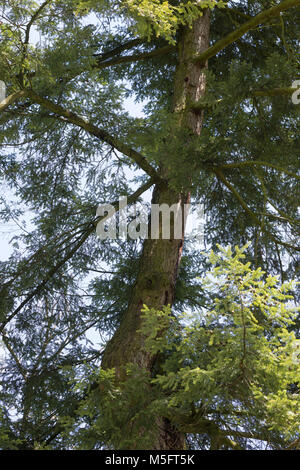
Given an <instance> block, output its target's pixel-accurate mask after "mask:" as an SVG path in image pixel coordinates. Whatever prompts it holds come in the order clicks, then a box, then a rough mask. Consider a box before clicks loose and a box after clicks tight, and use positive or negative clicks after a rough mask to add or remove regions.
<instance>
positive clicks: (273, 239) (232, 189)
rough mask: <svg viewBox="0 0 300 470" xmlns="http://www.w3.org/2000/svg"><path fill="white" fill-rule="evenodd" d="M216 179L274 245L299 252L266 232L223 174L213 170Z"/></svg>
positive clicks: (299, 248) (218, 170)
mask: <svg viewBox="0 0 300 470" xmlns="http://www.w3.org/2000/svg"><path fill="white" fill-rule="evenodd" d="M213 171H214V173H215V175H216V176H217V178H218V179H219V180H220V181H221V182H222V183H223V184H224V186H226V187H227V189H229V191H230V192H231V193H232V194H233V196H234V197H235V199H236V200H237V201H238V203H239V204H240V206H241V207H242V208H243V209H244V210H245V212H246V213H247V214H248V215H249V216H250V218H251V219H252V220H253V222H254V224H255V225H257V226H258V227H260V229H261V230H262V231H263V232H264V233H265V234H266V235H267V236H268V237H269V238H270V240H272V241H273V242H274V243H278V244H279V245H282V246H284V247H286V248H289V249H291V250H296V251H300V247H297V246H294V245H291V244H290V243H286V242H284V241H282V240H279V239H278V238H277V237H275V235H273V234H272V233H271V232H270V231H269V230H266V228H265V226H264V224H263V223H262V222H261V221H260V220H259V218H258V217H257V215H256V214H255V213H254V212H253V211H252V210H251V209H250V207H249V206H248V205H247V204H246V202H245V201H244V199H243V198H242V196H241V195H240V194H239V193H238V191H237V190H236V189H235V187H234V186H232V184H231V183H230V182H229V181H228V180H227V178H225V176H224V174H223V172H222V171H221V170H220V169H214V170H213Z"/></svg>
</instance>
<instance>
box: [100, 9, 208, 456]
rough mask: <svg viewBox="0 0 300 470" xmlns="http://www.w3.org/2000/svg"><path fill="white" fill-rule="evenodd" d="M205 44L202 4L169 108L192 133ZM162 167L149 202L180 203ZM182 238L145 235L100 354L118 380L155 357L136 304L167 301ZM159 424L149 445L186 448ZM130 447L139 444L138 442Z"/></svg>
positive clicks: (185, 41)
mask: <svg viewBox="0 0 300 470" xmlns="http://www.w3.org/2000/svg"><path fill="white" fill-rule="evenodd" d="M208 47H209V11H208V10H207V11H205V12H204V14H203V16H201V17H199V18H198V19H197V20H196V21H195V22H194V25H193V28H183V29H182V31H181V32H180V37H179V54H178V66H177V70H176V74H175V77H174V103H173V112H174V113H176V114H177V116H178V120H179V123H180V125H181V126H183V127H184V128H185V129H188V130H189V131H190V135H191V136H194V135H200V133H201V127H202V121H203V111H202V112H201V113H199V112H194V111H192V110H191V109H190V106H191V105H192V104H193V103H195V102H197V101H198V100H199V99H200V98H201V97H202V96H204V94H205V73H204V69H205V68H206V64H199V63H195V61H194V60H193V59H194V57H195V55H198V54H201V53H202V52H203V51H204V50H206V49H207V48H208ZM170 138H172V136H170ZM182 145H185V143H184V142H183V143H182ZM179 150H180V149H179ZM162 171H163V174H164V176H165V177H166V185H157V186H156V187H155V189H154V193H153V200H152V203H155V204H163V203H165V204H168V205H169V206H171V205H173V204H176V203H180V204H181V205H182V206H183V204H185V203H187V202H188V201H189V198H190V196H189V194H188V193H186V194H178V193H176V192H174V191H173V190H172V189H170V188H169V187H168V183H167V180H168V175H167V173H166V171H165V169H163V170H162ZM182 208H183V207H182ZM171 234H172V230H171ZM183 242H184V234H183V233H182V238H181V239H174V237H172V236H171V238H170V239H168V240H163V239H157V240H153V239H147V240H145V242H144V247H143V251H142V254H141V258H140V266H139V273H138V277H137V281H136V283H135V286H134V288H133V291H132V296H131V299H130V301H129V304H128V309H127V311H126V314H125V315H124V317H123V319H122V322H121V324H120V327H119V329H118V330H117V331H116V333H115V334H114V336H113V337H112V339H111V340H110V342H109V343H108V345H107V348H106V350H105V353H104V356H103V362H102V367H103V368H105V369H107V368H112V367H115V368H116V371H117V374H118V376H119V378H120V380H124V379H125V376H124V371H123V369H122V366H123V365H124V364H126V363H128V362H133V363H135V364H138V365H139V366H140V367H144V368H146V369H147V370H152V368H153V366H154V363H155V360H156V358H155V357H152V356H151V355H150V354H149V353H148V352H146V351H145V347H144V342H143V338H142V337H141V335H140V334H139V333H138V332H137V330H138V329H139V328H140V326H141V309H142V307H143V305H144V304H146V305H147V306H148V307H149V308H156V309H161V308H162V307H163V306H164V305H168V304H170V305H172V303H173V300H174V291H175V284H176V278H177V273H178V267H179V263H180V258H181V253H182V248H183ZM159 429H160V431H159V435H158V436H157V438H156V439H155V440H154V442H153V445H152V446H151V449H163V450H168V449H170V450H172V449H173V450H175V449H176V450H180V449H184V448H185V437H184V435H183V434H182V433H180V432H178V431H177V430H176V429H175V428H174V427H173V426H172V424H171V423H170V422H169V421H168V420H166V419H161V421H160V423H159ZM135 448H136V449H138V448H139V447H138V443H136V446H135Z"/></svg>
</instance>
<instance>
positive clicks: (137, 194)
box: [0, 179, 154, 332]
mask: <svg viewBox="0 0 300 470" xmlns="http://www.w3.org/2000/svg"><path fill="white" fill-rule="evenodd" d="M153 184H154V181H153V180H152V179H149V181H147V182H146V183H145V184H143V185H142V186H141V187H140V188H138V189H137V190H136V191H135V192H134V193H132V194H131V195H129V196H128V198H127V205H128V204H132V203H133V202H135V201H136V200H137V199H138V198H139V197H140V196H141V194H143V193H144V192H145V191H147V190H148V189H149V188H150V187H151V186H152V185H153ZM111 206H113V207H114V209H115V210H116V211H117V210H118V208H119V201H115V202H113V203H112V204H111ZM113 215H114V214H111V216H108V215H105V216H102V217H97V218H95V219H94V220H92V221H90V222H87V223H86V228H85V229H83V230H82V235H81V236H80V237H78V239H77V240H76V241H75V244H74V246H73V247H72V248H71V249H70V250H69V251H68V252H67V253H66V254H65V256H63V258H62V259H61V260H60V261H59V262H58V263H57V264H55V265H54V266H53V267H52V268H51V269H50V270H49V271H48V273H47V274H46V275H45V277H44V279H43V280H42V281H41V282H40V283H39V284H38V285H37V287H36V288H35V289H34V290H33V291H32V292H30V294H28V295H27V297H26V298H25V299H24V300H23V301H22V302H21V304H20V305H19V306H18V307H17V308H16V309H15V310H14V311H13V312H12V313H11V314H10V315H9V316H8V317H7V318H5V320H4V321H3V322H2V323H1V324H0V332H1V331H3V329H4V328H5V326H6V325H7V324H8V323H9V322H10V321H11V320H12V319H13V318H14V317H15V316H16V315H17V314H18V313H19V312H20V310H22V308H23V307H24V306H25V305H26V304H27V303H28V302H30V300H31V299H33V298H34V297H35V296H36V295H38V294H39V293H40V292H41V291H42V290H43V289H44V287H45V286H46V285H47V284H48V282H49V281H50V280H51V279H52V278H53V276H54V275H55V274H56V273H57V272H58V271H59V270H60V269H61V268H62V267H63V266H64V265H65V264H66V263H67V262H68V261H69V260H70V259H71V258H72V256H73V255H74V254H75V253H76V252H77V251H78V250H79V248H80V247H81V246H82V245H83V244H84V243H85V241H86V240H87V239H88V238H89V236H90V235H91V234H92V233H93V232H94V230H95V228H96V226H97V224H98V223H99V222H100V221H101V220H103V219H106V220H107V219H108V218H109V217H112V216H113Z"/></svg>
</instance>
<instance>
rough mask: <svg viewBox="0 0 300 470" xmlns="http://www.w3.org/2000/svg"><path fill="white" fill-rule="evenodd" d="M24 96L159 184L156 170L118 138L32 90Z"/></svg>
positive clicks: (27, 91)
mask: <svg viewBox="0 0 300 470" xmlns="http://www.w3.org/2000/svg"><path fill="white" fill-rule="evenodd" d="M25 95H26V96H28V98H30V99H31V100H32V101H33V102H34V103H37V104H39V105H41V106H43V107H44V108H46V109H48V110H49V111H51V112H53V113H54V114H55V115H57V116H59V117H62V118H64V120H65V121H66V122H69V123H71V124H74V125H76V126H78V127H81V128H82V129H84V130H85V131H86V132H88V133H89V134H91V135H93V136H95V137H97V138H98V139H100V140H102V141H103V142H106V143H107V144H108V145H111V146H112V147H113V148H115V149H116V150H118V151H119V152H121V153H123V154H124V155H126V156H127V157H129V158H130V159H131V160H132V161H134V162H135V163H136V164H137V165H138V166H139V167H140V168H141V169H142V170H144V171H145V173H147V174H148V175H149V176H150V177H151V178H153V180H155V182H157V183H161V182H162V180H161V178H160V176H159V175H158V173H157V172H156V170H155V169H154V168H153V167H152V166H151V165H150V163H149V162H148V161H147V159H146V158H145V157H144V156H143V155H142V154H141V153H139V152H137V151H136V150H134V149H132V148H131V147H129V145H127V144H125V143H124V142H122V141H121V140H120V139H119V138H117V137H114V136H112V135H111V134H109V133H108V132H107V131H106V130H105V129H102V128H100V127H97V126H95V125H94V124H92V123H91V122H89V121H88V120H87V119H85V118H84V117H82V116H79V115H78V114H75V113H74V112H72V111H69V110H68V109H65V108H63V107H62V106H60V105H58V104H55V103H53V102H52V101H50V100H49V99H47V98H44V97H42V96H39V95H37V94H36V93H35V92H34V91H32V90H26V92H25Z"/></svg>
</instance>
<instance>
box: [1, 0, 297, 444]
mask: <svg viewBox="0 0 300 470" xmlns="http://www.w3.org/2000/svg"><path fill="white" fill-rule="evenodd" d="M299 4H300V2H299V0H284V1H283V2H281V3H278V4H273V3H270V2H267V1H260V2H257V1H248V2H244V1H241V2H232V3H231V2H228V3H227V4H226V5H225V4H224V3H223V2H215V1H213V0H212V1H211V0H209V1H203V2H190V1H186V2H176V1H174V2H160V1H147V0H145V1H142V2H136V1H134V0H128V1H112V2H107V1H105V0H98V1H93V0H90V1H80V0H78V1H77V0H67V1H60V0H46V1H44V2H33V1H31V0H22V1H21V2H20V1H18V2H16V1H14V0H7V1H2V2H1V24H0V28H1V29H0V34H1V45H0V57H1V62H0V75H1V79H2V80H3V81H4V82H5V83H6V86H7V92H8V97H7V98H6V99H5V100H4V101H2V102H1V104H0V113H1V114H0V120H1V134H0V137H1V175H2V177H3V181H4V185H5V186H4V188H9V189H10V190H9V191H4V192H3V196H1V202H2V208H1V216H2V217H3V220H4V221H5V222H8V221H15V222H16V223H17V224H19V225H20V224H21V227H22V232H21V234H20V235H18V236H17V237H14V252H13V254H12V255H11V256H10V257H9V259H8V260H7V261H6V262H2V263H1V283H2V285H1V299H0V301H1V318H0V320H1V332H2V341H3V345H4V347H5V358H4V360H3V366H2V374H3V375H2V377H3V378H2V389H1V398H2V403H3V404H2V421H1V423H2V428H3V430H2V431H1V436H3V439H2V440H3V444H2V447H10V448H11V447H13V446H15V447H17V448H32V447H40V446H42V447H43V446H49V447H50V448H53V449H55V448H64V447H65V446H69V447H70V446H72V443H70V436H71V437H72V436H73V437H74V442H75V435H76V422H77V421H76V419H77V418H78V420H79V421H80V418H79V415H78V411H79V410H80V409H81V407H80V405H79V404H80V402H81V400H82V399H83V397H84V395H85V394H86V393H88V392H89V387H88V388H87V389H84V390H83V391H82V389H81V388H79V389H77V388H75V389H74V388H73V386H72V385H71V383H70V376H71V377H72V378H73V380H75V382H77V381H78V380H80V379H83V378H86V377H87V376H89V375H90V371H95V370H98V369H99V364H100V362H101V371H102V372H101V373H104V372H105V371H107V373H108V374H109V373H110V372H109V371H110V369H111V368H114V369H115V370H116V373H117V374H116V377H117V385H118V382H119V383H123V382H124V383H125V384H126V386H128V387H130V384H131V382H130V380H129V381H128V372H126V364H128V363H131V364H133V365H134V367H136V368H137V369H138V370H139V371H146V373H148V374H150V375H151V374H152V375H154V376H156V375H157V374H159V373H160V372H161V371H162V370H163V367H164V366H163V364H164V358H165V353H166V351H165V348H162V350H159V351H155V352H153V350H151V348H150V349H149V348H147V347H146V344H145V337H144V334H143V333H142V332H141V331H140V329H141V328H142V322H141V319H142V309H143V305H147V307H148V308H149V309H150V311H151V312H153V318H156V317H155V313H154V312H157V311H164V310H163V307H164V306H167V305H170V306H172V312H173V314H176V313H178V312H180V311H181V310H182V309H183V308H186V307H189V308H192V309H198V310H199V309H201V308H204V309H207V308H208V306H209V305H210V302H211V301H212V300H211V297H210V294H209V292H208V291H207V290H206V289H205V288H204V287H203V286H202V285H201V284H200V283H199V282H198V281H197V280H196V279H195V278H196V277H197V275H201V273H203V272H205V271H206V269H207V261H206V258H205V256H204V255H203V254H202V253H199V251H197V250H193V249H192V247H189V246H188V245H184V244H183V241H184V234H183V236H182V239H181V240H177V239H174V237H171V238H170V240H162V239H159V240H152V239H148V240H145V242H144V244H142V243H141V242H140V241H133V240H123V239H117V240H104V241H101V243H100V241H99V240H97V239H96V238H95V226H96V224H97V221H98V219H97V218H96V217H95V213H96V208H97V206H98V204H99V203H101V202H111V203H114V201H117V199H118V197H119V196H121V195H130V196H129V197H128V203H129V204H132V203H134V202H136V201H138V200H139V198H140V197H141V196H142V195H143V194H144V193H146V191H148V190H150V188H151V190H152V201H153V202H155V203H167V204H169V205H171V204H173V203H178V202H179V203H180V204H184V203H185V202H188V201H196V202H198V203H200V202H201V203H202V204H203V205H204V207H205V218H206V225H205V243H206V247H212V248H215V247H216V245H217V243H222V244H237V245H244V244H245V243H246V242H248V241H249V242H250V245H249V260H250V261H251V262H252V263H253V265H254V267H258V266H262V267H263V268H264V270H265V271H266V272H267V273H269V274H279V275H280V277H281V281H286V280H288V279H292V278H296V276H297V274H298V272H299V259H298V252H299V250H300V246H299V236H298V235H299V211H298V200H299V179H300V176H299V164H298V158H297V157H298V155H299V132H297V131H298V127H299V120H298V119H297V117H298V113H299V108H298V107H297V105H295V104H294V103H293V101H292V100H291V95H292V94H293V92H294V91H295V89H294V88H292V83H293V82H294V81H295V80H297V78H299V61H298V57H297V38H298V37H299V30H298V29H297V28H298V26H297V25H298V24H299V21H297V20H298V17H299V8H297V7H299ZM34 36H35V38H36V37H38V39H39V40H38V41H37V40H35V41H34V42H33V37H34ZM210 44H211V45H210ZM128 96H133V97H134V98H135V99H136V100H137V101H146V103H147V104H146V105H145V108H144V111H145V117H143V118H133V117H132V116H130V115H129V114H128V112H126V111H125V110H124V104H123V103H124V99H125V98H126V97H128ZM12 197H14V199H13V202H12V201H10V199H11V198H12ZM25 210H30V216H31V224H30V225H31V227H32V228H30V230H27V228H26V227H25V226H24V224H23V223H22V216H23V214H24V211H25ZM183 249H184V251H183ZM259 321H260V320H259ZM298 326H299V323H297V320H294V324H293V326H290V328H293V329H294V330H295V331H296V332H297V328H298ZM214 327H215V325H213V328H214ZM219 327H220V325H216V328H219ZM92 328H95V329H96V330H97V331H98V332H100V334H101V335H103V348H101V349H100V348H98V347H96V346H95V345H93V344H91V343H90V342H89V340H88V336H87V332H88V331H90V330H91V329H92ZM224 328H225V323H224ZM196 330H197V329H196ZM217 331H218V330H217ZM161 334H162V335H163V332H162V333H161ZM108 336H109V337H110V338H111V339H110V341H109V342H108V344H107V345H105V346H104V344H105V340H107V338H108ZM162 337H163V336H162ZM175 339H176V335H175ZM209 346H211V347H213V344H211V345H210V344H209ZM185 353H186V351H185ZM187 357H188V356H187ZM167 372H168V371H167ZM86 380H87V379H86ZM89 380H91V379H89ZM92 383H93V384H94V385H93V386H92V388H93V387H97V390H99V387H98V385H96V384H95V383H94V382H92ZM142 383H144V384H146V385H145V386H147V380H146V379H145V380H144V382H142ZM135 385H136V387H135V391H136V390H137V389H138V387H137V384H135ZM148 385H149V384H148ZM149 386H150V385H149ZM291 386H292V385H291ZM293 386H294V388H295V387H296V388H295V390H294V389H293V391H294V392H295V393H297V390H298V389H297V386H296V385H293ZM151 390H152V388H151ZM193 400H194V399H193V397H191V402H192V403H191V405H190V406H192V407H196V410H195V413H196V414H197V413H198V411H199V410H198V409H197V408H199V407H200V405H201V404H200V403H199V402H195V400H194V401H193ZM138 403H140V405H139V406H141V404H142V397H141V400H140V401H138ZM98 406H99V407H100V408H101V406H100V404H99V405H98ZM185 406H186V403H185V404H184V406H183V409H182V410H181V411H185V412H186V413H185V415H186V416H185V418H184V420H183V421H184V423H185V427H184V426H183V425H180V423H179V422H178V419H177V420H176V419H175V418H174V417H173V416H169V415H167V416H163V414H161V415H159V416H157V418H156V421H155V425H153V428H152V431H151V433H148V440H147V443H145V442H143V440H142V439H141V440H140V441H139V440H137V439H135V444H133V443H132V442H131V443H128V442H127V443H126V444H122V446H123V445H124V446H125V447H126V446H127V447H129V448H131V447H133V448H139V446H140V445H141V446H143V447H144V448H145V446H147V447H148V448H151V449H172V448H173V449H180V448H183V447H184V446H185V445H187V444H186V435H187V434H189V433H191V434H192V436H191V437H189V442H190V444H188V445H191V446H194V447H196V448H206V447H207V446H208V445H209V443H210V445H211V447H212V448H215V447H221V448H222V446H223V447H224V446H230V444H229V441H226V443H224V440H222V439H221V440H220V439H219V437H220V436H221V435H223V434H224V432H225V429H224V425H223V422H224V420H223V418H224V417H223V418H220V416H219V415H218V413H217V412H216V414H214V415H210V414H208V415H206V416H203V415H202V418H203V420H204V421H203V422H205V423H206V424H207V421H205V420H210V421H211V423H210V425H211V428H209V426H204V427H201V426H200V425H199V428H197V429H196V428H195V427H193V426H192V423H191V422H189V420H188V419H187V418H188V417H190V412H191V410H190V409H189V410H187V409H185ZM100 408H99V409H100ZM89 409H90V407H89ZM99 412H100V411H99ZM253 413H254V414H255V413H256V409H255V407H254V408H253ZM95 416H97V410H94V415H93V416H90V414H88V422H87V424H86V426H87V427H89V425H90V432H91V433H92V430H93V426H92V422H93V419H95ZM149 416H151V414H149ZM75 418H76V419H75ZM255 418H256V419H257V414H256V415H254V417H253V420H254V421H253V426H254V427H255ZM74 419H75V425H74V422H73V421H74ZM136 419H137V418H135V420H134V421H133V423H134V425H135V426H137V429H138V435H139V436H142V434H143V429H144V424H143V422H140V421H138V420H137V421H136ZM70 423H71V424H72V426H75V428H74V427H72V428H71V429H72V430H70V432H69V436H68V437H67V438H66V435H65V434H64V433H63V430H64V429H65V428H66V426H67V425H71V424H70ZM131 423H132V422H131ZM128 425H129V423H128V422H127V423H126V420H125V423H124V426H125V427H123V428H122V429H123V432H127V431H128ZM216 427H217V429H218V432H217V433H216ZM74 429H75V430H74ZM280 430H282V427H281V428H280V429H279V428H278V429H276V430H275V431H274V432H275V434H276V433H278V432H279V434H280ZM223 431H224V432H223ZM116 432H117V431H116ZM236 432H239V433H241V432H242V431H241V429H238V431H236ZM245 432H246V431H245ZM292 434H293V433H292ZM292 434H291V435H290V436H289V437H286V438H284V437H283V436H282V435H280V436H279V438H278V436H277V435H276V436H277V437H276V436H275V437H274V435H272V433H271V434H270V435H268V438H267V439H266V441H267V442H268V445H270V446H273V447H276V446H277V447H278V446H279V445H281V446H284V445H286V446H288V445H292V443H293V442H294V441H295V435H294V434H293V435H292ZM216 435H217V436H219V437H218V438H216ZM149 436H150V437H149ZM232 436H233V435H231V437H232ZM260 436H261V435H260ZM240 437H243V436H240ZM249 439H250V438H249V434H248V435H247V436H244V441H241V442H240V443H239V446H241V447H242V448H248V447H249V446H250V447H251V445H254V444H253V443H252V441H251V439H250V441H249ZM111 442H119V443H120V442H121V441H120V440H119V441H118V440H117V439H114V440H112V441H111ZM85 445H86V446H88V445H89V444H88V443H87V441H86V440H85ZM90 445H91V446H94V447H95V446H96V447H97V446H106V445H110V444H109V443H108V442H102V441H101V440H99V441H98V442H95V439H94V438H93V436H91V440H90ZM120 445H121V444H120ZM232 445H233V447H234V444H232Z"/></svg>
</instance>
